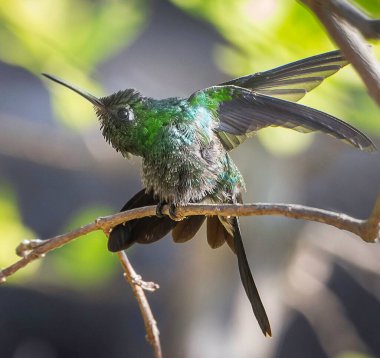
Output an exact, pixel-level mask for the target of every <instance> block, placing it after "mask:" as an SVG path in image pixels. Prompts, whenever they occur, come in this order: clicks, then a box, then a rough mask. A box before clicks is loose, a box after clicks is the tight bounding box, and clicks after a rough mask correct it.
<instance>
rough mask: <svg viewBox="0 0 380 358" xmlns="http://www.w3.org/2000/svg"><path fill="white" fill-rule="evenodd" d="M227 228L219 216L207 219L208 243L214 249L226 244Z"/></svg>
mask: <svg viewBox="0 0 380 358" xmlns="http://www.w3.org/2000/svg"><path fill="white" fill-rule="evenodd" d="M225 241H226V240H225V228H224V226H223V225H222V223H221V222H220V220H219V218H218V217H217V216H209V217H208V218H207V242H208V244H209V245H210V247H211V248H212V249H217V248H218V247H220V246H222V245H223V244H224V242H225Z"/></svg>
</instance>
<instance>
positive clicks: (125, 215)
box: [0, 196, 380, 282]
mask: <svg viewBox="0 0 380 358" xmlns="http://www.w3.org/2000/svg"><path fill="white" fill-rule="evenodd" d="M168 212H169V208H168V207H167V206H165V207H164V208H163V213H164V214H168ZM176 214H177V215H178V216H180V217H181V216H182V217H185V216H192V215H219V216H262V215H277V216H286V217H288V218H293V219H304V220H310V221H316V222H320V223H324V224H328V225H332V226H335V227H337V228H338V229H341V230H346V231H350V232H352V233H354V234H356V235H358V236H359V237H360V238H361V239H362V240H364V241H366V242H375V241H376V240H377V239H378V238H379V227H380V224H379V223H380V196H379V198H378V200H377V202H376V204H375V207H374V210H373V213H372V214H371V216H370V217H369V219H368V220H360V219H356V218H353V217H351V216H348V215H346V214H342V213H337V212H333V211H327V210H323V209H318V208H312V207H307V206H303V205H293V204H261V203H258V204H244V205H240V204H223V205H217V204H208V205H203V204H189V205H187V206H184V207H180V208H178V209H177V212H176ZM155 215H156V207H155V206H146V207H142V208H137V209H133V210H128V211H124V212H121V213H118V214H114V215H110V216H105V217H100V218H98V219H96V220H95V221H94V222H93V223H90V224H87V225H85V226H82V227H81V228H79V229H76V230H73V231H70V232H69V233H67V234H63V235H59V236H55V237H53V238H51V239H48V240H44V241H43V243H42V244H41V245H39V246H37V247H36V248H31V250H30V251H29V252H28V253H26V254H25V256H24V257H23V258H22V259H20V260H19V261H17V262H15V263H14V264H12V265H10V266H8V267H7V268H4V269H3V270H1V271H0V281H1V282H4V281H5V279H6V278H7V277H8V276H11V275H12V274H14V273H15V272H17V271H18V270H20V269H21V268H23V267H24V266H26V265H28V264H29V263H30V262H32V261H34V260H36V259H38V258H39V257H41V256H43V255H45V254H46V253H47V252H49V251H52V250H54V249H56V248H58V247H61V246H63V245H65V244H67V243H68V242H70V241H72V240H75V239H77V238H78V237H80V236H83V235H85V234H88V233H90V232H93V231H96V230H102V231H104V232H106V233H107V232H109V230H110V229H111V228H112V227H114V226H116V225H118V224H120V223H123V222H126V221H130V220H133V219H139V218H143V217H146V216H155ZM23 245H25V243H23ZM24 250H25V248H24Z"/></svg>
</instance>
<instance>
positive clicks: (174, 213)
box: [156, 202, 183, 221]
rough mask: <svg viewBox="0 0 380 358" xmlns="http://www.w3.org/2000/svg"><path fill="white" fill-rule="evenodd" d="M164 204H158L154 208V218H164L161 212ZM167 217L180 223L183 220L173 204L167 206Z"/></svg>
mask: <svg viewBox="0 0 380 358" xmlns="http://www.w3.org/2000/svg"><path fill="white" fill-rule="evenodd" d="M165 205H166V203H164V202H159V203H158V204H157V206H156V216H157V217H158V218H160V219H162V218H163V217H165V214H164V213H163V212H162V210H163V208H164V206H165ZM168 216H169V218H170V219H172V220H173V221H181V220H183V217H182V216H180V215H178V214H177V206H176V205H175V204H170V205H169V213H168Z"/></svg>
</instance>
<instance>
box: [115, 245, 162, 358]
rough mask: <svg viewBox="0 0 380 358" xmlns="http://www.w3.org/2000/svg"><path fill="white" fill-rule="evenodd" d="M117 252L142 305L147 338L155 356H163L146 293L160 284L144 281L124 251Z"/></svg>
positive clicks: (158, 333) (126, 275)
mask: <svg viewBox="0 0 380 358" xmlns="http://www.w3.org/2000/svg"><path fill="white" fill-rule="evenodd" d="M117 254H118V256H119V260H120V263H121V265H122V266H123V269H124V276H125V279H126V280H127V282H128V283H129V285H130V286H131V287H132V290H133V293H134V295H135V297H136V300H137V303H138V305H139V307H140V311H141V315H142V317H143V320H144V326H145V331H146V333H147V340H148V342H149V344H150V345H151V346H152V348H153V356H154V357H155V358H162V351H161V344H160V332H159V330H158V327H157V322H156V320H155V319H154V316H153V313H152V310H151V309H150V306H149V303H148V300H147V298H146V296H145V293H144V289H148V290H150V291H153V290H155V289H157V288H158V285H156V284H154V283H153V282H149V283H147V282H144V281H142V280H141V276H139V275H137V273H136V272H135V270H134V269H133V267H132V265H131V263H130V262H129V260H128V257H127V255H126V253H125V252H124V251H120V252H118V253H117ZM146 285H149V286H150V288H144V286H146Z"/></svg>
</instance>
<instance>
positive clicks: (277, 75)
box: [219, 51, 348, 102]
mask: <svg viewBox="0 0 380 358" xmlns="http://www.w3.org/2000/svg"><path fill="white" fill-rule="evenodd" d="M347 64H348V62H347V60H346V59H345V58H344V57H343V55H342V53H341V52H340V51H331V52H327V53H323V54H321V55H317V56H313V57H308V58H305V59H303V60H299V61H296V62H292V63H289V64H287V65H284V66H281V67H277V68H275V69H272V70H269V71H265V72H258V73H255V74H253V75H248V76H244V77H239V78H235V79H233V80H231V81H228V82H224V83H221V84H220V85H219V86H225V85H233V86H238V87H243V88H247V89H251V90H253V91H255V92H257V93H261V94H264V95H266V96H271V97H276V98H280V99H284V100H287V101H292V102H297V101H299V100H300V99H301V98H302V97H303V96H305V94H306V93H307V92H309V91H311V90H312V89H313V88H315V87H317V86H318V85H320V84H321V83H322V81H323V80H324V79H325V78H327V77H329V76H331V75H333V74H334V73H335V72H337V71H339V70H340V69H341V68H342V67H344V66H346V65H347Z"/></svg>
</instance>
